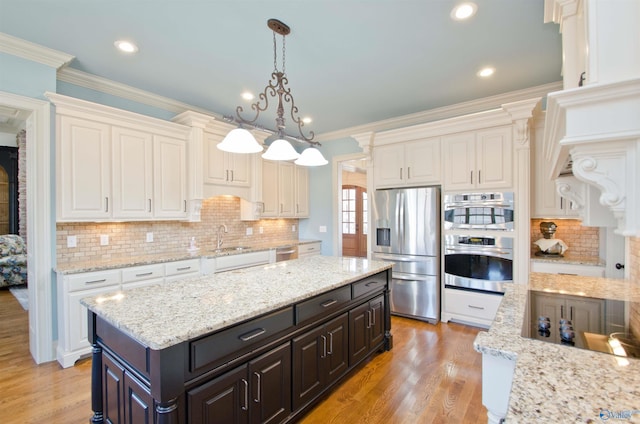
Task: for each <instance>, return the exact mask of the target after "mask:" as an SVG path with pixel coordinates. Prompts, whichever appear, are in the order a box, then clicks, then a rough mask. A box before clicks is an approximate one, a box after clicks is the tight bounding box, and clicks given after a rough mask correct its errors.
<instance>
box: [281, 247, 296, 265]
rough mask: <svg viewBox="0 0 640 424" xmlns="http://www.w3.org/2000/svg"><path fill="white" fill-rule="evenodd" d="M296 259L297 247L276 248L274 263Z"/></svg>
mask: <svg viewBox="0 0 640 424" xmlns="http://www.w3.org/2000/svg"><path fill="white" fill-rule="evenodd" d="M290 259H298V246H283V247H278V248H276V262H282V261H288V260H290Z"/></svg>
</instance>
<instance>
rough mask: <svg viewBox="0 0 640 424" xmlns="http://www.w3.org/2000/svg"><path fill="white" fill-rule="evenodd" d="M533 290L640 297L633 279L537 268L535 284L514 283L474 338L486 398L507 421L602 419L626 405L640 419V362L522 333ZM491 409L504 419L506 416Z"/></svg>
mask: <svg viewBox="0 0 640 424" xmlns="http://www.w3.org/2000/svg"><path fill="white" fill-rule="evenodd" d="M529 290H535V291H540V292H545V293H556V294H562V295H573V296H584V297H593V298H604V299H612V300H624V301H633V302H640V286H638V284H637V283H633V282H631V281H626V280H614V279H605V278H590V277H578V276H567V275H554V274H541V273H531V275H530V280H529V284H528V285H526V284H514V285H513V286H512V287H509V288H508V289H507V291H506V293H505V296H504V299H503V300H502V303H501V305H500V307H499V309H498V312H497V314H496V317H495V320H494V322H493V324H492V325H491V328H490V329H489V330H488V331H486V332H481V333H479V334H478V336H477V338H476V340H475V342H474V348H475V350H476V351H478V352H480V353H482V354H483V403H485V402H486V401H487V399H489V401H490V402H491V403H492V404H493V405H498V407H499V408H498V409H502V410H503V411H507V415H506V422H507V423H530V422H559V423H561V422H567V423H568V422H572V423H573V422H597V421H599V420H600V417H601V414H604V416H603V417H604V418H607V417H609V415H608V414H610V413H613V414H615V413H625V411H636V413H635V414H633V413H632V414H631V416H630V418H629V421H630V422H640V360H638V359H630V360H629V364H628V365H626V366H621V365H619V364H618V361H617V359H616V357H615V356H613V355H610V354H605V353H599V352H593V351H589V350H584V349H579V348H575V347H569V346H564V345H560V344H552V343H547V342H543V341H539V340H533V339H529V338H526V337H523V336H522V335H521V334H522V332H523V325H525V320H526V322H527V323H528V317H527V316H526V315H527V300H528V296H529ZM511 376H512V377H511ZM511 378H512V380H511ZM504 386H507V387H504ZM501 402H503V403H502V404H501ZM504 402H508V404H507V403H504ZM487 409H488V410H489V413H488V415H489V422H490V423H491V422H498V421H499V419H500V418H501V416H500V415H501V414H496V415H493V416H492V412H491V408H490V407H488V408H487ZM497 412H500V411H497Z"/></svg>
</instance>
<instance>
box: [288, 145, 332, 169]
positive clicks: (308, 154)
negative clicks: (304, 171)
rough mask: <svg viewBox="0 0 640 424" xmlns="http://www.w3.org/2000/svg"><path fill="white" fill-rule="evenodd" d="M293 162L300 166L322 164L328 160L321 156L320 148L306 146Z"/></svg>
mask: <svg viewBox="0 0 640 424" xmlns="http://www.w3.org/2000/svg"><path fill="white" fill-rule="evenodd" d="M294 163H295V164H296V165H301V166H322V165H326V164H328V163H329V162H328V161H327V160H326V159H325V158H324V156H322V153H320V150H318V149H316V148H315V147H307V148H306V149H304V150H303V151H302V154H301V155H300V157H299V158H298V159H297V160H296V161H295V162H294Z"/></svg>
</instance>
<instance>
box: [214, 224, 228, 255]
mask: <svg viewBox="0 0 640 424" xmlns="http://www.w3.org/2000/svg"><path fill="white" fill-rule="evenodd" d="M220 230H222V231H220ZM222 232H225V233H226V232H227V226H226V225H224V224H222V225H220V226H219V227H218V242H217V247H216V249H220V247H221V246H222V243H223V241H222Z"/></svg>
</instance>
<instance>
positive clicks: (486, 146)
mask: <svg viewBox="0 0 640 424" xmlns="http://www.w3.org/2000/svg"><path fill="white" fill-rule="evenodd" d="M511 131H512V130H511V127H498V128H492V129H488V130H480V131H469V132H463V133H459V134H453V135H448V136H444V137H442V145H443V149H444V151H445V155H444V157H445V161H444V163H445V179H444V185H445V189H446V190H477V189H483V190H485V189H504V188H511V187H512V186H513V146H512V136H511Z"/></svg>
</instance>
